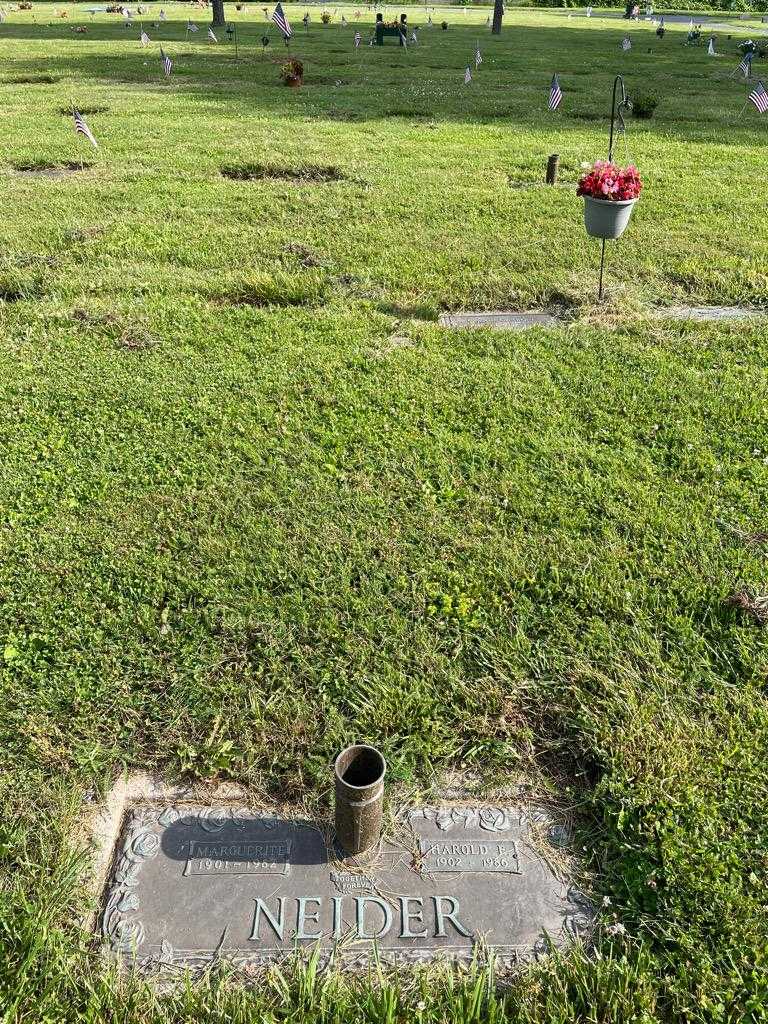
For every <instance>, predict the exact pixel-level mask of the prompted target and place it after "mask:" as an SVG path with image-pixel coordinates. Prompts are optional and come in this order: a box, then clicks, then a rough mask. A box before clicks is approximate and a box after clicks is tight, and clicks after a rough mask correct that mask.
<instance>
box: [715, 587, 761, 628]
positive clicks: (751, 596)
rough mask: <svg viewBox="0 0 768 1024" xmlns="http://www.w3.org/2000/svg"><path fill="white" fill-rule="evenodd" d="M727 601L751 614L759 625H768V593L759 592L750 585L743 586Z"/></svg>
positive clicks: (733, 606)
mask: <svg viewBox="0 0 768 1024" xmlns="http://www.w3.org/2000/svg"><path fill="white" fill-rule="evenodd" d="M725 603H726V604H729V605H730V606H731V607H732V608H738V609H740V610H741V611H743V612H745V613H746V614H747V615H749V616H751V618H753V619H754V620H755V622H756V623H757V624H758V626H765V625H768V594H758V593H757V592H756V591H754V590H752V589H751V588H750V587H743V586H742V587H739V588H738V589H737V590H735V591H734V592H733V593H732V594H731V595H730V597H728V598H727V599H726V602H725Z"/></svg>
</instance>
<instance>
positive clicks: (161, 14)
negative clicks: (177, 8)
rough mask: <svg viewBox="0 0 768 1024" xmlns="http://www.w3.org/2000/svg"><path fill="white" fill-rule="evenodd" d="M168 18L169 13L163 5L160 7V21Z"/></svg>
mask: <svg viewBox="0 0 768 1024" xmlns="http://www.w3.org/2000/svg"><path fill="white" fill-rule="evenodd" d="M166 18H167V14H166V13H165V11H164V10H163V9H162V7H161V8H160V21H165V19H166Z"/></svg>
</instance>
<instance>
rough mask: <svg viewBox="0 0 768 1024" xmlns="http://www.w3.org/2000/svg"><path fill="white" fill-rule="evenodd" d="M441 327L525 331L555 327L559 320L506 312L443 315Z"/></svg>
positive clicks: (534, 314) (539, 314)
mask: <svg viewBox="0 0 768 1024" xmlns="http://www.w3.org/2000/svg"><path fill="white" fill-rule="evenodd" d="M437 322H438V323H439V324H440V326H441V327H453V328H466V327H490V328H492V329H493V330H497V331H524V330H527V329H528V328H529V327H554V326H555V325H556V324H557V318H556V317H554V316H552V315H551V314H550V313H515V312H506V311H504V310H499V311H494V312H487V313H441V314H440V316H439V318H438V321H437Z"/></svg>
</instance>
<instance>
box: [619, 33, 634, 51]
mask: <svg viewBox="0 0 768 1024" xmlns="http://www.w3.org/2000/svg"><path fill="white" fill-rule="evenodd" d="M621 48H622V50H624V52H625V53H626V51H627V50H631V49H632V40H631V39H630V38H629V36H624V38H623V39H622V40H621Z"/></svg>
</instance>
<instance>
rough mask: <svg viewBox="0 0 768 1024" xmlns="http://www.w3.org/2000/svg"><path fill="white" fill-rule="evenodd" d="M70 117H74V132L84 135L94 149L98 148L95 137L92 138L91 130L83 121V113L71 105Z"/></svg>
mask: <svg viewBox="0 0 768 1024" xmlns="http://www.w3.org/2000/svg"><path fill="white" fill-rule="evenodd" d="M72 117H73V118H74V121H75V132H76V133H77V134H78V135H84V136H85V137H86V139H88V141H89V142H90V144H91V145H92V146H93V147H94V149H98V148H99V144H98V142H97V141H96V139H94V137H93V132H92V131H91V129H90V128H89V127H88V125H87V124H86V123H85V119H84V117H83V115H82V114H81V113H80V111H79V110H77V109H75V107H72Z"/></svg>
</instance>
